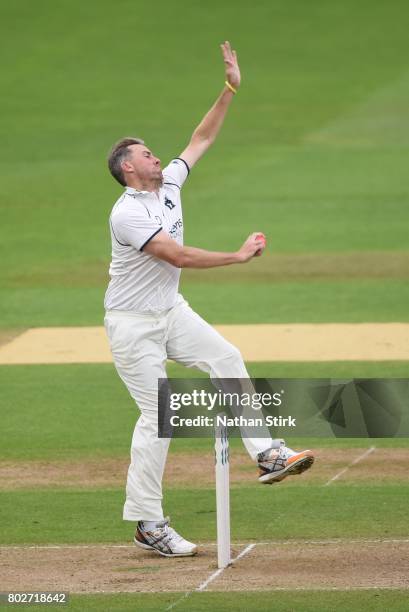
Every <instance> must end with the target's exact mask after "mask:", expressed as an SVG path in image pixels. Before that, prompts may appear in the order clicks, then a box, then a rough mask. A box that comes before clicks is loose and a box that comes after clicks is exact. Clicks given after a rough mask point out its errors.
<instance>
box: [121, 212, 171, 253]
mask: <svg viewBox="0 0 409 612" xmlns="http://www.w3.org/2000/svg"><path fill="white" fill-rule="evenodd" d="M110 224H111V229H112V233H113V234H114V238H115V240H116V241H117V242H118V243H119V244H120V245H121V246H132V247H134V248H135V249H136V250H137V251H142V250H143V248H144V247H145V246H146V245H147V244H148V242H149V241H150V240H152V238H153V237H154V236H156V234H158V233H159V232H160V231H161V229H162V226H161V225H160V224H159V223H158V221H157V220H156V219H154V218H152V217H150V215H149V213H148V211H147V210H146V209H145V208H144V207H143V206H135V207H132V208H131V207H130V208H129V209H128V210H126V211H124V210H122V211H120V212H119V213H116V214H115V213H114V214H113V215H112V216H111V218H110Z"/></svg>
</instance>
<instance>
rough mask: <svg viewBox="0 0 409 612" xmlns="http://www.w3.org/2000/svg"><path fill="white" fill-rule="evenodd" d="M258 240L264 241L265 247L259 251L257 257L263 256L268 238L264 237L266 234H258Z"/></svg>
mask: <svg viewBox="0 0 409 612" xmlns="http://www.w3.org/2000/svg"><path fill="white" fill-rule="evenodd" d="M256 240H262V241H263V246H262V248H261V249H258V251H256V252H255V255H258V256H259V255H261V253H262V252H263V250H264V249H265V248H266V237H265V236H264V234H256Z"/></svg>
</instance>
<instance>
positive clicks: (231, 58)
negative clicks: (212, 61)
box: [220, 40, 241, 89]
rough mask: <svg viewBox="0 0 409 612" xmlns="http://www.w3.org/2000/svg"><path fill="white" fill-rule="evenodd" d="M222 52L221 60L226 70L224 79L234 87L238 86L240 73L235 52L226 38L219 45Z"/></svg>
mask: <svg viewBox="0 0 409 612" xmlns="http://www.w3.org/2000/svg"><path fill="white" fill-rule="evenodd" d="M220 47H221V49H222V53H223V60H224V65H225V72H226V81H228V82H229V83H230V85H233V87H234V88H235V89H237V88H238V87H240V82H241V75H240V68H239V63H238V61H237V53H236V52H235V51H234V50H232V48H231V46H230V43H229V41H228V40H226V42H224V43H222V44H221V45H220Z"/></svg>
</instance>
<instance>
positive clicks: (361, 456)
mask: <svg viewBox="0 0 409 612" xmlns="http://www.w3.org/2000/svg"><path fill="white" fill-rule="evenodd" d="M374 450H375V446H371V447H370V448H368V449H367V450H366V451H365V452H364V453H362V455H359V457H357V458H356V459H354V460H353V461H352V462H351V463H350V464H349V465H347V466H346V467H344V468H343V469H342V470H341V471H340V472H338V474H335V476H333V477H332V478H330V479H329V480H328V482H326V483H325V484H324V487H326V486H328V485H329V484H331V482H334V480H338V478H341V476H343V475H344V474H345V472H347V471H348V470H349V468H350V467H352V466H353V465H356V464H357V463H359V462H360V461H362V459H365V458H366V457H368V456H369V455H370V454H371V453H373V452H374Z"/></svg>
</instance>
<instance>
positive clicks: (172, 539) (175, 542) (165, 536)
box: [134, 517, 197, 557]
mask: <svg viewBox="0 0 409 612" xmlns="http://www.w3.org/2000/svg"><path fill="white" fill-rule="evenodd" d="M169 522H170V521H169V517H167V518H165V519H164V520H163V521H159V522H158V523H156V528H155V529H153V530H151V531H145V530H144V529H143V522H142V521H139V523H138V526H137V528H136V531H135V537H134V542H135V544H136V545H137V546H140V547H141V548H144V549H145V550H153V551H154V552H157V553H159V554H160V555H163V556H164V557H191V556H193V555H195V554H196V553H197V546H196V544H192V542H188V541H187V540H185V539H184V538H182V536H181V535H179V534H178V533H177V532H176V531H175V530H174V529H173V528H172V527H169Z"/></svg>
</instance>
